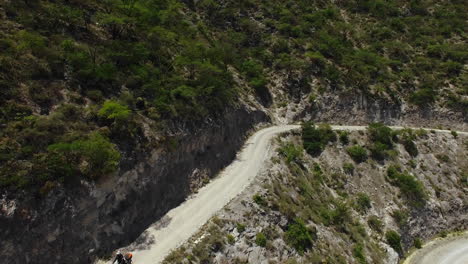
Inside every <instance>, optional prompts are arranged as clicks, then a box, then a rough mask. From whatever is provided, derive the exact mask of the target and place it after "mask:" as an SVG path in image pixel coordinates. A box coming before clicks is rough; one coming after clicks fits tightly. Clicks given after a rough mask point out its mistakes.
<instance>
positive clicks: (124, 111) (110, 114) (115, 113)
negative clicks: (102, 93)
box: [98, 100, 131, 123]
mask: <svg viewBox="0 0 468 264" xmlns="http://www.w3.org/2000/svg"><path fill="white" fill-rule="evenodd" d="M130 114H131V111H130V110H129V109H128V107H127V106H124V105H121V104H120V103H118V102H115V101H110V100H109V101H106V102H104V105H103V106H102V108H101V109H100V110H99V112H98V116H99V117H102V118H105V119H110V120H115V121H116V122H120V123H122V122H126V121H128V119H129V117H130Z"/></svg>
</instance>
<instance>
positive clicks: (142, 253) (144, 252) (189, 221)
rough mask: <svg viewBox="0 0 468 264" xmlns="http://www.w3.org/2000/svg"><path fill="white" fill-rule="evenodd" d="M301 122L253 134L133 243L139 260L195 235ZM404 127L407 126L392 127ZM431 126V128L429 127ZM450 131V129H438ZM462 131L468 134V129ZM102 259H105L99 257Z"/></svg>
mask: <svg viewBox="0 0 468 264" xmlns="http://www.w3.org/2000/svg"><path fill="white" fill-rule="evenodd" d="M299 127H300V126H299V125H279V126H272V127H268V128H265V129H262V130H260V131H258V132H256V133H255V134H253V135H252V136H251V137H250V138H249V139H248V140H247V142H246V144H245V146H244V148H243V149H242V150H241V151H240V153H238V155H237V158H236V160H235V161H234V162H233V163H231V164H230V165H229V166H228V167H227V168H225V169H224V170H223V171H222V172H221V173H220V175H219V176H218V177H216V178H215V179H213V180H212V181H211V182H210V183H209V184H207V185H206V186H204V187H203V188H201V189H200V190H199V191H198V193H197V194H195V195H193V196H192V197H190V198H189V199H187V200H186V201H185V202H184V203H182V204H181V205H179V206H178V207H176V208H174V209H172V210H171V211H169V212H168V213H167V214H166V215H165V216H164V217H163V218H162V219H161V220H159V221H158V222H156V223H155V224H153V225H152V226H150V227H149V228H148V229H146V230H145V231H144V232H143V233H142V235H141V236H140V237H139V238H138V239H137V240H136V241H135V242H134V243H132V244H131V245H129V246H128V247H126V249H128V250H132V252H133V253H134V254H133V255H134V263H136V264H143V263H145V264H150V263H151V264H156V263H160V262H162V260H164V258H165V257H166V256H167V255H168V254H169V253H170V252H171V251H172V250H174V249H176V248H177V247H179V246H180V245H182V244H183V243H184V242H185V241H187V240H188V239H189V238H190V237H191V236H192V235H194V234H195V233H196V232H197V231H198V230H199V229H200V228H201V227H202V226H203V225H204V224H205V223H206V222H207V221H208V220H209V219H210V218H211V217H212V216H213V215H214V214H215V213H216V212H217V211H219V210H221V209H222V208H223V207H224V206H225V205H227V204H228V203H229V201H230V200H231V199H233V198H234V197H236V196H237V195H238V194H240V193H241V192H242V191H243V190H244V189H245V188H246V187H247V186H248V185H249V184H250V183H251V182H252V180H253V179H254V178H255V176H256V175H257V174H258V172H259V171H260V169H261V168H262V164H263V162H264V161H265V159H266V157H267V156H268V155H269V153H270V151H271V149H270V144H269V142H270V140H271V139H272V138H273V137H275V136H276V135H277V134H279V133H282V132H286V131H290V130H292V129H298V128H299ZM332 128H333V129H334V130H349V131H359V130H366V129H367V127H366V126H332ZM391 128H392V129H402V128H403V127H391ZM427 130H429V129H427ZM435 131H436V132H441V133H450V132H451V131H449V130H435ZM459 134H465V135H468V133H467V132H459ZM97 263H98V264H99V263H105V262H103V261H98V262H97Z"/></svg>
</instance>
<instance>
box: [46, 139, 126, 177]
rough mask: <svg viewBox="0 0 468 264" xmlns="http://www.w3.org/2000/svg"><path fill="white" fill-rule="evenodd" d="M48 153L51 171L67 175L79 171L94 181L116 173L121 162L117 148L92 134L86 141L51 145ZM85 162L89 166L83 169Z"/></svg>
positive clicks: (106, 140)
mask: <svg viewBox="0 0 468 264" xmlns="http://www.w3.org/2000/svg"><path fill="white" fill-rule="evenodd" d="M48 151H49V153H50V160H49V169H50V170H52V171H54V172H55V173H58V174H65V175H70V174H71V173H72V170H77V171H78V170H79V171H81V173H82V174H84V175H86V176H88V177H89V178H92V179H96V178H99V177H100V176H102V175H105V174H108V173H112V172H114V171H115V170H116V169H117V168H118V165H119V161H120V153H119V151H118V150H117V148H116V146H115V145H114V144H112V143H111V142H109V140H108V139H107V138H105V137H103V136H102V135H100V134H99V133H93V134H91V136H90V137H89V138H88V139H86V140H76V141H73V142H71V143H57V144H53V145H50V146H49V147H48ZM57 155H58V156H57ZM54 161H55V163H54ZM83 162H86V164H87V166H85V167H82V164H83Z"/></svg>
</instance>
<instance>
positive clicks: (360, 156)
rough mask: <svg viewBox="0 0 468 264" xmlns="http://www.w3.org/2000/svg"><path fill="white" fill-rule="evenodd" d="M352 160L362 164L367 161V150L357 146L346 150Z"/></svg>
mask: <svg viewBox="0 0 468 264" xmlns="http://www.w3.org/2000/svg"><path fill="white" fill-rule="evenodd" d="M346 152H348V154H349V156H351V158H352V159H353V160H354V161H356V162H358V163H360V162H364V161H366V160H367V150H366V149H365V148H363V147H361V146H359V145H355V146H352V147H349V148H347V149H346Z"/></svg>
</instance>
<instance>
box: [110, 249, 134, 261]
mask: <svg viewBox="0 0 468 264" xmlns="http://www.w3.org/2000/svg"><path fill="white" fill-rule="evenodd" d="M132 257H133V255H132V253H130V252H128V253H127V254H125V255H123V254H122V253H120V251H119V252H117V255H116V256H115V259H114V261H113V262H112V264H132Z"/></svg>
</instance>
